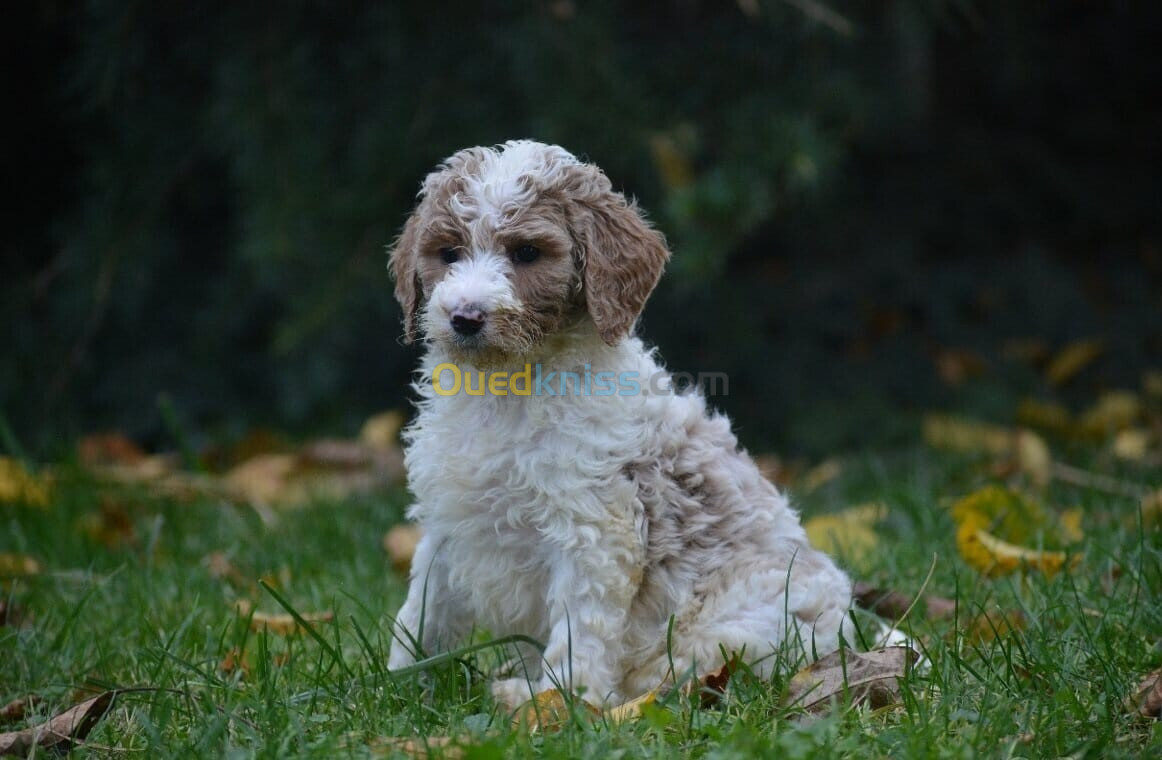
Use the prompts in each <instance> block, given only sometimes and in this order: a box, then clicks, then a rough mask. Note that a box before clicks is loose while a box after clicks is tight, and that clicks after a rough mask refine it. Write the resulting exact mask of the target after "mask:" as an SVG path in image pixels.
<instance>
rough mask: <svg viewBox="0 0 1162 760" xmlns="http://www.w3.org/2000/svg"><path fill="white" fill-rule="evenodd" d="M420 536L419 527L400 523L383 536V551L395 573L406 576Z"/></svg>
mask: <svg viewBox="0 0 1162 760" xmlns="http://www.w3.org/2000/svg"><path fill="white" fill-rule="evenodd" d="M421 535H422V533H421V531H420V527H419V526H418V525H416V524H415V523H401V524H399V525H396V526H394V527H393V528H391V530H389V531H387V533H385V534H384V535H383V549H384V551H386V552H387V556H388V559H390V560H391V566H392V567H394V568H395V569H396V571H397V572H400V573H404V574H407V572H408V570H409V569H410V568H411V565H412V557H413V556H414V555H415V553H416V546H417V545H418V544H419V542H420V536H421Z"/></svg>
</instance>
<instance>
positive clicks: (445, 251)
mask: <svg viewBox="0 0 1162 760" xmlns="http://www.w3.org/2000/svg"><path fill="white" fill-rule="evenodd" d="M440 260H441V261H443V262H444V263H445V264H455V263H456V262H457V261H459V260H460V251H458V250H456V249H455V248H441V249H440Z"/></svg>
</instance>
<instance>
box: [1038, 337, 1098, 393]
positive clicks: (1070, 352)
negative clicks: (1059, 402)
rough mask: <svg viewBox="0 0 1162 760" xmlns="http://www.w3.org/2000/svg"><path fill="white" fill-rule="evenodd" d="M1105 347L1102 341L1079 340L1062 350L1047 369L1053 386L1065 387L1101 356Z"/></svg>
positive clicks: (1046, 374) (1048, 377) (1048, 378)
mask: <svg viewBox="0 0 1162 760" xmlns="http://www.w3.org/2000/svg"><path fill="white" fill-rule="evenodd" d="M1104 349H1105V346H1104V345H1103V344H1102V342H1101V341H1100V340H1078V341H1074V342H1073V343H1070V344H1069V345H1067V346H1066V347H1065V348H1063V349H1061V351H1060V352H1058V354H1057V355H1056V356H1054V357H1053V360H1052V361H1051V362H1049V366H1048V367H1047V368H1046V369H1045V379H1046V380H1048V381H1049V383H1050V384H1051V385H1063V384H1065V383H1066V382H1068V381H1069V380H1070V379H1071V378H1073V376H1075V375H1076V374H1077V373H1078V372H1081V371H1082V370H1083V369H1085V368H1086V367H1087V366H1089V365H1090V364H1091V363H1092V362H1093V360H1094V359H1096V358H1097V357H1098V356H1100V355H1101V352H1102V351H1103V350H1104Z"/></svg>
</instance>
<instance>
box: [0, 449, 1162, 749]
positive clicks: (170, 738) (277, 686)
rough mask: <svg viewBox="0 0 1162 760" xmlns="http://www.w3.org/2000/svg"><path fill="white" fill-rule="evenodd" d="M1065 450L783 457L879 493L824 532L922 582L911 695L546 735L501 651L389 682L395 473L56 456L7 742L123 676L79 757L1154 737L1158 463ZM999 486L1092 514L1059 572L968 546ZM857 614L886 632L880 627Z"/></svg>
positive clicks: (878, 566) (865, 573)
mask: <svg viewBox="0 0 1162 760" xmlns="http://www.w3.org/2000/svg"><path fill="white" fill-rule="evenodd" d="M1048 440H1049V442H1050V446H1051V449H1052V452H1053V457H1054V459H1055V460H1057V461H1061V462H1068V463H1069V465H1070V466H1072V467H1074V468H1080V470H1082V471H1084V473H1098V474H1100V475H1101V476H1103V477H1087V476H1084V475H1083V476H1082V477H1078V475H1077V470H1071V469H1068V468H1064V469H1062V468H1057V469H1055V470H1054V471H1053V473H1054V474H1053V476H1052V477H1051V478H1050V482H1048V483H1042V484H1041V485H1040V486H1038V485H1035V484H1034V483H1033V480H1036V478H1033V479H1030V478H1029V477H1028V472H1026V470H1027V468H1023V467H1022V466H1020V462H1018V465H1017V466H1016V467H1015V468H1012V467H1009V468H1006V467H1005V466H1004V462H1003V461H1000V460H1003V459H1004V456H1003V454H1004V452H999V453H998V452H997V451H982V450H980V449H981V447H979V446H974V445H972V444H971V442H970V444H969V445H962V444H961V443H958V444H956V445H952V446H947V445H936V446H934V445H926V444H924V443H923V442H922V441H921V435H920V432H919V431H917V443H916V445H915V446H913V447H910V448H906V449H902V450H899V451H893V452H881V453H878V454H875V455H866V454H865V455H852V456H849V457H840V458H837V459H834V460H829V461H828V462H826V463H825V465H824V467H822V468H820V467H819V466H815V467H810V466H808V467H804V468H801V469H800V470H798V472H799V474H798V475H791V474H787V475H786V477H787V478H788V479H789V481H790V485H791V489H792V491H793V492H794V493H795V496H796V502H797V503H798V505H799V506H800V508H801V509H802V512H803V514H804V517H805V518H811V517H814V516H819V515H831V516H833V519H835V520H836V521H837V522H836V524H838V525H842V524H843V521H844V520H845V519H846V518H845V515H846V516H850V515H852V514H854V513H853V512H850V511H849V509H850V508H851V507H852V506H853V505H861V504H868V503H877V504H880V505H882V508H881V509H878V510H877V511H876V512H875V517H874V519H873V520H872V521H871V522H870V523H869V524H868V525H865V526H863V527H862V528H859V529H857V530H854V531H849V532H843V533H842V535H840V536H839V537H838V540H837V542H833V543H835V548H836V550H837V551H838V552H839V554H840V557H841V559H842V560H843V562H844V564H845V565H846V566H847V567H848V568H849V569H850V570H851V571H852V575H853V577H855V578H856V579H857V580H860V581H863V582H865V583H867V584H870V585H871V586H873V587H876V588H880V589H884V590H887V591H895V592H899V593H901V594H906V595H907V596H909V597H913V596H919V597H921V599H920V600H919V602H918V603H917V604H916V605H915V606H914V607H913V608H912V610H911V612H910V613H909V614H908V615H907V617H906V619H905V620H904V621H903V622H902V623H900V626H899V627H900V628H901V629H903V630H906V631H907V632H908V633H909V634H910V635H911V636H912V641H913V646H914V647H915V648H916V649H917V650H918V651H919V653H920V661H919V662H918V664H917V666H916V667H914V668H912V669H911V670H910V672H908V673H907V674H906V675H904V676H903V677H902V678H901V679H900V689H899V701H898V702H897V703H896V704H892V705H886V706H879V707H876V708H874V709H873V708H871V707H868V706H867V705H860V704H854V705H853V704H851V703H850V700H849V699H845V698H844V696H843V695H842V694H841V695H839V696H838V698H837V699H836V700H835V703H834V704H833V705H832V706H831V707H830V708H829V709H827V710H823V711H818V712H814V713H812V714H807V713H805V711H804V710H803V709H801V708H800V707H798V706H795V705H787V704H786V703H785V700H784V695H785V693H786V689H787V685H788V683H789V681H790V679H791V677H792V676H793V675H794V673H792V672H781V673H779V674H778V675H777V676H776V677H775V678H774V679H772V681H770V682H759V681H757V680H756V679H754V678H751V677H748V675H747V674H746V673H745V672H736V673H735V675H734V676H733V678H732V680H731V683H730V686H729V688H728V689H727V691H726V693H725V695H724V696H722V697H721V698H719V699H717V700H706V701H705V703H704V701H703V700H701V699H698V698H691V697H690V696H689V693H688V692H682V691H672V692H670V693H669V694H663V695H659V696H658V698H657V699H656V701H655V702H654V703H653V704H650V705H647V706H645V707H644V708H642V709H641V710H640V714H637V715H635V716H634V717H632V718H630V719H627V720H621V721H615V720H612V719H610V718H609V717H608V716H591V715H589V714H588V711H586V710H583V709H581V708H580V707H575V708H574V711H573V712H574V716H573V719H567V718H565V717H560V716H559V717H558V718H557V719H555V720H553V721H552V724H551V725H549V726H546V727H545V728H538V727H536V726H535V725H534V726H532V727H530V725H529V724H528V722H527V721H526V722H525V723H524V724H518V725H514V724H513V721H512V718H511V716H510V715H509V713H508V712H507V711H506V710H503V709H501V708H499V707H498V706H497V705H496V704H494V702H493V701H492V699H491V697H490V696H489V692H488V689H487V673H488V671H489V670H490V669H491V668H492V666H493V665H494V664H495V663H496V662H498V661H500V660H501V659H502V658H503V657H504V654H503V652H502V651H499V650H501V649H502V648H503V647H500V646H496V647H488V646H485V647H483V648H481V649H480V650H479V651H477V652H474V653H472V654H468V655H465V656H463V657H459V658H454V659H453V660H451V661H449V662H446V663H444V664H442V665H437V666H434V667H432V668H431V669H429V670H428V671H427V672H426V673H425V674H423V675H422V676H421V675H417V674H407V675H403V676H394V675H393V674H391V673H388V672H386V670H385V663H386V660H387V650H388V646H389V634H388V631H389V618H390V615H391V614H393V613H394V611H395V610H396V609H397V607H398V606H399V605H400V603H401V602H402V600H403V596H404V591H405V577H404V575H403V574H402V573H401V572H400V570H399V569H397V568H395V567H393V564H392V562H391V560H390V559H389V558H388V556H387V554H386V553H385V551H384V545H383V537H384V535H385V533H386V532H387V531H389V530H390V529H391V528H392V527H393V526H394V525H396V524H397V523H398V522H399V521H400V519H401V515H402V512H403V509H404V507H405V506H406V501H407V495H406V492H405V491H404V490H403V489H402V487H400V486H398V485H397V486H395V487H392V488H388V489H377V490H372V491H370V492H364V493H361V494H357V495H349V496H345V497H342V498H335V497H331V498H327V497H322V498H316V499H311V500H309V501H308V503H305V504H299V505H298V506H296V507H294V508H285V509H270V510H267V509H259V510H256V509H254V508H252V507H251V506H248V505H246V504H244V503H239V501H238V500H237V499H226V498H223V497H221V496H218V495H215V494H214V493H213V492H211V491H206V490H202V491H198V490H197V489H193V490H191V491H187V492H182V491H180V490H179V491H175V490H173V489H168V490H167V489H159V488H157V487H150V486H146V485H143V484H141V483H124V482H122V483H119V484H111V483H110V482H109V481H108V479H107V478H99V477H97V476H96V475H94V474H93V472H92V471H91V470H90V469H87V468H85V467H83V466H81V465H80V464H78V463H72V464H62V465H58V466H56V467H54V468H52V471H51V472H52V477H51V482H47V483H46V484H45V489H44V490H43V491H38V492H35V493H31V492H29V491H28V490H27V489H26V491H25V492H24V493H23V495H20V494H18V493H16V491H13V490H12V489H9V491H8V496H7V499H6V501H5V502H4V503H0V521H2V525H3V527H2V529H0V553H2V554H3V560H2V562H3V565H2V566H0V583H2V586H0V604H2V605H3V613H2V615H0V703H10V702H11V701H12V700H17V699H25V701H26V705H25V709H24V710H23V712H21V711H18V710H17V711H15V712H13V713H9V714H7V715H6V716H5V717H4V718H0V720H3V723H0V732H2V731H17V730H21V729H25V728H27V727H31V726H36V725H38V724H41V723H43V722H44V721H46V720H47V719H49V718H50V717H52V716H53V715H55V714H58V713H60V712H61V711H63V710H65V709H67V708H68V707H70V706H71V705H75V704H77V703H80V702H82V701H83V700H85V699H86V698H88V697H91V696H93V695H96V694H99V693H100V692H101V691H102V690H107V689H113V688H124V689H129V690H128V691H125V692H124V693H120V694H118V695H117V698H116V700H115V701H114V702H113V706H112V708H111V709H109V710H108V711H107V712H105V713H103V715H101V717H100V719H99V720H98V721H97V722H96V723H95V725H94V726H93V727H92V730H91V732H89V733H88V736H87V737H86V738H85V739H84V743H83V748H81V749H75V750H74V754H76V755H81V756H109V757H151V758H153V757H171V756H172V757H279V758H288V757H369V756H371V757H383V756H390V755H392V754H393V753H397V754H399V755H400V756H412V757H414V756H425V750H424V749H423V741H422V739H430V740H431V744H432V748H431V749H430V750H428V752H430V756H442V755H443V756H450V757H481V758H484V757H526V756H529V757H532V756H543V757H562V758H563V757H569V758H584V757H595V758H610V757H667V758H668V757H676V756H683V757H684V756H690V757H705V758H728V757H729V758H733V757H738V758H744V757H746V758H749V757H778V758H798V757H826V758H841V757H853V758H867V757H977V756H985V757H1009V756H1013V757H1063V756H1069V757H1145V756H1151V755H1154V756H1159V755H1162V752H1160V750H1162V723H1160V722H1159V721H1157V720H1152V719H1149V718H1146V717H1143V716H1141V715H1139V714H1138V711H1137V708H1136V707H1135V706H1133V705H1127V702H1126V700H1127V698H1128V697H1130V696H1131V695H1133V694H1134V693H1135V690H1136V689H1137V687H1138V685H1139V683H1140V682H1142V680H1143V678H1145V677H1146V676H1147V674H1149V673H1150V672H1151V671H1153V670H1155V669H1156V668H1158V667H1159V666H1160V665H1162V603H1160V601H1159V600H1160V599H1162V531H1160V530H1159V528H1158V519H1157V512H1156V511H1154V512H1151V511H1150V510H1149V509H1145V510H1144V509H1143V508H1142V506H1141V505H1142V504H1143V503H1144V502H1143V501H1142V500H1141V499H1140V498H1136V497H1135V496H1134V494H1135V493H1137V492H1139V491H1140V492H1143V493H1147V492H1150V491H1151V490H1153V491H1156V490H1157V489H1159V488H1160V487H1162V472H1159V469H1158V468H1157V467H1156V466H1153V465H1151V464H1148V463H1144V461H1145V462H1149V460H1148V459H1147V460H1143V461H1134V460H1133V459H1119V458H1117V457H1115V456H1113V455H1112V454H1111V453H1110V452H1111V448H1110V442H1109V440H1107V439H1092V438H1089V439H1084V440H1075V439H1069V438H1054V437H1048ZM937 443H939V442H937ZM984 448H987V447H984ZM949 449H959V450H949ZM1018 458H1019V457H1018ZM9 461H10V462H11V460H9ZM809 464H810V463H809ZM814 464H815V465H818V464H819V463H814ZM1042 464H1044V463H1042ZM786 471H787V472H788V473H790V472H793V471H794V468H786ZM1063 473H1064V474H1065V475H1067V476H1068V477H1061V475H1062V474H1063ZM989 484H993V485H999V486H1002V487H1004V488H1007V489H1012V492H1021V493H1030V494H1034V498H1035V499H1036V502H1037V503H1038V504H1040V505H1043V506H1044V507H1045V514H1044V515H1042V518H1044V519H1047V520H1051V521H1052V520H1056V519H1057V518H1058V517H1059V516H1060V515H1063V514H1066V513H1067V512H1066V510H1067V509H1068V508H1080V509H1079V511H1076V512H1073V513H1072V514H1074V515H1075V516H1080V529H1081V535H1080V536H1079V537H1078V536H1075V537H1074V539H1075V540H1073V541H1072V542H1071V543H1069V544H1068V546H1067V547H1066V553H1067V557H1068V561H1066V562H1065V563H1064V568H1063V569H1062V570H1060V571H1059V572H1056V573H1054V574H1046V573H1043V572H1038V571H1037V570H1036V569H1035V568H1033V567H1032V566H1031V565H1033V564H1035V562H1034V561H1033V560H1035V559H1036V558H1037V557H1038V556H1040V555H1039V554H1038V553H1037V552H1038V550H1040V549H1043V548H1045V547H1046V546H1047V545H1048V544H1049V543H1050V542H1051V539H1050V538H1046V536H1047V535H1048V534H1047V533H1046V532H1043V531H1040V530H1034V529H1030V530H1029V531H1028V532H1027V534H1023V535H1022V536H1021V543H1022V544H1023V546H1024V551H1026V552H1027V553H1028V555H1027V556H1026V557H1024V558H1023V559H1022V561H1021V563H1020V566H1019V567H1018V568H1017V569H1016V570H1014V571H1013V572H1011V573H1008V574H1000V575H995V576H992V575H989V574H987V573H983V572H981V569H978V568H975V567H974V566H972V565H971V564H970V563H969V562H967V561H966V559H965V558H964V556H962V554H961V552H960V551H959V550H958V545H957V530H958V522H957V520H955V519H954V517H953V514H954V509H952V507H953V506H954V505H955V503H956V502H957V501H958V500H960V499H962V498H963V497H964V496H966V495H968V494H971V493H974V492H978V491H979V489H980V488H981V487H983V486H986V485H989ZM14 494H16V495H14ZM863 514H864V518H860V519H864V520H865V521H866V510H865V511H864V513H863ZM1019 527H1020V526H1018V528H1019ZM1034 527H1036V526H1034ZM1018 532H1020V530H1018ZM1050 533H1051V531H1050ZM833 535H834V534H833ZM1074 558H1076V559H1074ZM930 600H931V601H934V602H935V603H937V606H938V605H939V604H945V605H947V603H948V602H951V605H950V606H945V607H943V608H941V609H940V610H938V609H937V606H933V607H930V606H929V601H930ZM287 608H291V609H293V610H294V611H295V613H296V614H298V615H300V616H301V617H303V618H304V619H306V620H308V621H310V622H309V626H310V631H304V630H302V629H301V628H296V627H295V626H294V625H293V620H289V619H288V609H287ZM941 610H942V611H941ZM264 621H265V624H264ZM857 621H858V623H859V626H860V629H861V630H863V631H864V632H865V639H866V640H865V641H864V642H863V643H864V646H865V647H866V646H870V647H874V646H875V644H876V642H875V640H874V639H875V636H876V632H877V628H876V625H877V621H876V620H875V618H873V616H872V615H871V613H869V612H860V613H857ZM889 622H893V623H894V622H896V621H895V620H891V621H889ZM487 641H488V636H487V633H486V632H481V633H480V635H479V636H478V637H477V642H478V643H486V642H487ZM848 696H850V695H848ZM29 697H32V698H34V699H31V700H30V699H29ZM518 723H519V722H518ZM534 723H535V722H534ZM412 737H419V738H421V741H420V742H418V743H417V742H415V741H413V742H412V743H411V744H407V743H406V742H405V741H404V740H405V739H407V738H412ZM38 752H39V753H40V755H43V754H45V752H44V750H42V749H32V750H27V751H26V754H28V755H30V756H31V755H36V754H37V753H38Z"/></svg>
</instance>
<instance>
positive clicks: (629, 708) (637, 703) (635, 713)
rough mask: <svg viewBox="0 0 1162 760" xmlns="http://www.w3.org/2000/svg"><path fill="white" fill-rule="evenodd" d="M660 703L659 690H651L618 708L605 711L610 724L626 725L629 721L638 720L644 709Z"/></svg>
mask: <svg viewBox="0 0 1162 760" xmlns="http://www.w3.org/2000/svg"><path fill="white" fill-rule="evenodd" d="M657 701H658V691H657V689H651V690H650V691H647V692H646V693H645V694H642V695H641V696H640V697H637V698H635V699H631V700H629V701H628V702H623V703H622V704H620V705H617V706H616V707H611V708H609V709H608V710H606V711H605V717H606V718H608V719H609V722H610V723H624V722H625V721H627V720H637V719H638V718H640V717H641V716H642V708H643V707H645V706H646V705H652V704H654V703H655V702H657Z"/></svg>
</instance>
